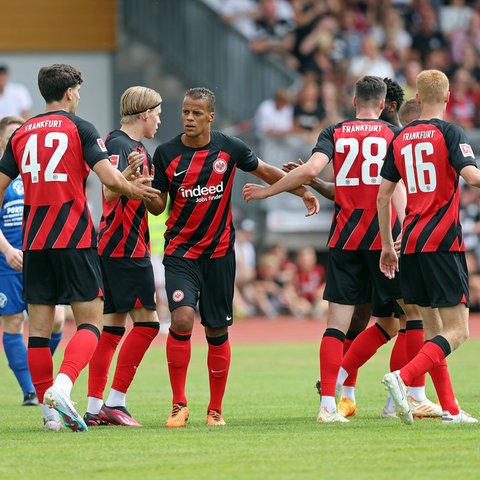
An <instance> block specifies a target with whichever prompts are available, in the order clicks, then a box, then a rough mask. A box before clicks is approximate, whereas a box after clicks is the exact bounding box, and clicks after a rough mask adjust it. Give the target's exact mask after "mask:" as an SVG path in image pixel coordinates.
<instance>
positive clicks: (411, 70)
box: [402, 59, 422, 98]
mask: <svg viewBox="0 0 480 480" xmlns="http://www.w3.org/2000/svg"><path fill="white" fill-rule="evenodd" d="M421 71H422V64H421V63H420V62H419V61H418V60H415V59H412V60H409V61H408V62H407V63H406V64H405V67H404V69H403V76H404V78H405V83H404V84H403V85H402V87H403V91H404V92H405V98H413V97H415V93H416V91H417V84H416V82H417V75H418V74H419V73H420V72H421Z"/></svg>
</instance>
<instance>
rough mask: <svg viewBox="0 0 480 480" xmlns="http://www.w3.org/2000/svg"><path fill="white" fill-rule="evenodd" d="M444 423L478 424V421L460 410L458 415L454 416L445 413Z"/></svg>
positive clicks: (443, 416)
mask: <svg viewBox="0 0 480 480" xmlns="http://www.w3.org/2000/svg"><path fill="white" fill-rule="evenodd" d="M442 423H444V424H453V423H478V420H477V419H476V418H473V417H472V416H471V415H470V414H469V413H467V412H464V411H463V410H460V411H459V412H458V413H457V415H452V414H451V413H450V412H443V415H442Z"/></svg>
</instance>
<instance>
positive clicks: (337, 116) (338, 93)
mask: <svg viewBox="0 0 480 480" xmlns="http://www.w3.org/2000/svg"><path fill="white" fill-rule="evenodd" d="M320 90H321V97H322V101H323V108H324V109H325V121H324V123H325V125H332V124H336V123H338V122H340V121H342V120H344V119H345V117H346V116H347V114H348V109H347V106H346V104H345V102H344V101H343V95H342V92H343V91H342V90H341V86H339V85H337V84H336V83H335V82H333V81H324V82H322V84H321V86H320Z"/></svg>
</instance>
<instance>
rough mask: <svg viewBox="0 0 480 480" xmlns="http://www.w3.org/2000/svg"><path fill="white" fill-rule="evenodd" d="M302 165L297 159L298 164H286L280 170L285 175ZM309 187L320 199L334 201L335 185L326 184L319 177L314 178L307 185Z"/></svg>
mask: <svg viewBox="0 0 480 480" xmlns="http://www.w3.org/2000/svg"><path fill="white" fill-rule="evenodd" d="M300 165H303V161H302V160H301V159H298V163H295V162H288V163H284V164H283V165H282V170H283V171H284V172H286V173H288V172H290V171H291V170H293V169H294V168H297V167H299V166H300ZM307 185H308V186H309V187H312V188H313V189H314V190H315V191H316V192H318V193H319V194H320V195H322V197H325V198H328V199H329V200H335V198H334V197H335V184H334V183H333V182H326V181H325V180H322V179H321V178H319V177H315V178H314V179H313V180H312V181H311V182H310V183H309V184H307Z"/></svg>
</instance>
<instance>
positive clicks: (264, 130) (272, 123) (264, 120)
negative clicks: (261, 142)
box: [255, 88, 293, 137]
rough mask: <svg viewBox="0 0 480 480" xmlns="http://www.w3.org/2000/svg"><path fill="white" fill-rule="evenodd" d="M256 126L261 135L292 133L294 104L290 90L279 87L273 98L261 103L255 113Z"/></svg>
mask: <svg viewBox="0 0 480 480" xmlns="http://www.w3.org/2000/svg"><path fill="white" fill-rule="evenodd" d="M255 127H256V130H257V134H258V135H259V136H261V135H268V136H271V137H284V136H285V135H289V134H290V133H292V129H293V105H292V96H291V94H290V92H289V91H288V90H286V89H284V88H279V89H277V90H276V92H275V95H274V97H273V98H268V99H266V100H263V101H262V102H261V103H260V105H259V107H258V109H257V111H256V113H255Z"/></svg>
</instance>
